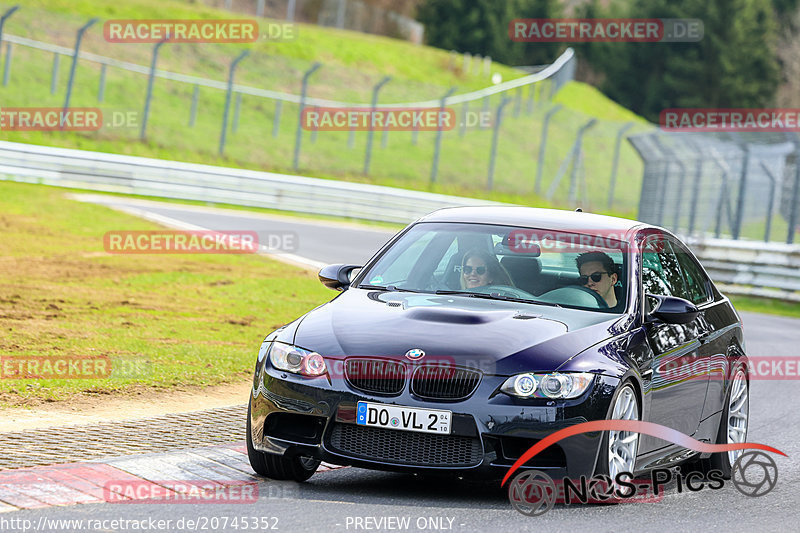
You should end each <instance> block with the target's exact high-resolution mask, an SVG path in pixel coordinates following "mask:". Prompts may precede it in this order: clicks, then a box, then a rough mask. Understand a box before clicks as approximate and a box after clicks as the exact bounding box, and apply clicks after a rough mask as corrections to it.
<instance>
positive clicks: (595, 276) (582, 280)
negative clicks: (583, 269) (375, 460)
mask: <svg viewBox="0 0 800 533" xmlns="http://www.w3.org/2000/svg"><path fill="white" fill-rule="evenodd" d="M603 274H609V275H611V274H610V273H609V272H594V273H592V274H589V275H588V276H581V277H579V278H578V284H579V285H586V284H587V283H589V279H591V280H592V281H594V282H595V283H599V282H600V280H601V279H603Z"/></svg>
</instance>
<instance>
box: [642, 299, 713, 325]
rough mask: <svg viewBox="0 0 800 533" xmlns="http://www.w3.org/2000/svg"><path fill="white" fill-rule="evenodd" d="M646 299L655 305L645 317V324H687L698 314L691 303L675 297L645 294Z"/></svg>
mask: <svg viewBox="0 0 800 533" xmlns="http://www.w3.org/2000/svg"><path fill="white" fill-rule="evenodd" d="M645 297H646V298H652V299H654V300H656V305H655V307H654V308H653V310H652V311H650V313H649V314H648V315H647V322H659V321H660V322H666V323H667V324H688V323H689V322H691V321H692V320H694V319H695V318H697V315H699V314H700V310H699V309H698V308H697V306H696V305H694V304H693V303H692V302H690V301H688V300H684V299H683V298H678V297H677V296H659V295H656V294H647V295H645Z"/></svg>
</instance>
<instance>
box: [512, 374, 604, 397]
mask: <svg viewBox="0 0 800 533" xmlns="http://www.w3.org/2000/svg"><path fill="white" fill-rule="evenodd" d="M593 380H594V374H591V373H589V372H569V373H560V372H552V373H550V374H517V375H516V376H511V377H510V378H508V379H507V380H506V381H505V383H503V386H502V387H500V390H501V391H503V392H505V393H506V394H509V395H511V396H516V397H517V398H551V399H554V400H555V399H567V398H577V397H578V396H580V395H581V394H583V393H584V392H586V389H588V388H589V386H590V385H591V384H592V381H593Z"/></svg>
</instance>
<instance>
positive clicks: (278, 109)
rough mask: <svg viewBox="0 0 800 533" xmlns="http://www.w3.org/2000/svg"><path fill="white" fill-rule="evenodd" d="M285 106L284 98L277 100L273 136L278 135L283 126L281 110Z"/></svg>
mask: <svg viewBox="0 0 800 533" xmlns="http://www.w3.org/2000/svg"><path fill="white" fill-rule="evenodd" d="M282 108H283V100H275V118H274V119H273V120H272V136H273V137H277V136H278V130H279V129H280V127H281V110H282Z"/></svg>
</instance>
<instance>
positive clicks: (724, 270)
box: [0, 141, 800, 302]
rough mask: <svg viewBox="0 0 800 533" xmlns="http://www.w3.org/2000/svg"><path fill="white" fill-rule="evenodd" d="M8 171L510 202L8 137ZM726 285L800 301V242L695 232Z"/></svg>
mask: <svg viewBox="0 0 800 533" xmlns="http://www.w3.org/2000/svg"><path fill="white" fill-rule="evenodd" d="M0 179H5V180H13V181H21V182H27V183H41V184H45V185H52V186H57V187H74V188H78V189H88V190H92V191H106V192H116V193H125V194H137V195H142V196H156V197H162V198H176V199H182V200H198V201H203V202H211V203H227V204H233V205H241V206H249V207H266V208H271V209H280V210H285V211H296V212H300V213H310V214H318V215H332V216H343V217H350V218H357V219H364V220H372V221H381V222H394V223H401V224H404V223H408V222H411V221H412V220H415V219H417V218H419V217H421V216H423V215H425V214H427V213H430V212H431V211H434V210H436V209H440V208H442V207H451V206H459V205H467V206H477V205H503V204H500V203H497V202H489V201H485V200H476V199H473V198H461V197H457V196H446V195H442V194H433V193H426V192H419V191H408V190H404V189H395V188H392V187H382V186H378V185H369V184H360V183H346V182H341V181H333V180H324V179H318V178H308V177H303V176H292V175H285V174H275V173H271V172H257V171H253V170H241V169H233V168H224V167H214V166H209V165H198V164H193V163H180V162H175V161H165V160H159V159H147V158H143V157H131V156H123V155H116V154H105V153H100V152H87V151H83V150H71V149H65V148H52V147H48V146H36V145H29V144H21V143H10V142H4V141H0ZM687 242H688V243H689V244H690V246H691V247H692V249H693V250H694V251H695V253H696V254H697V256H698V258H699V259H700V260H701V261H702V263H703V265H704V266H705V268H706V270H707V271H708V273H709V274H710V275H711V277H712V279H714V281H715V282H717V283H719V284H721V288H722V289H723V290H724V291H725V292H730V293H732V294H746V295H752V296H763V297H768V298H777V299H782V300H787V301H797V302H800V245H788V244H782V243H764V242H757V241H744V240H727V239H711V238H701V239H696V238H693V239H687Z"/></svg>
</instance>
